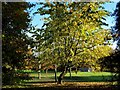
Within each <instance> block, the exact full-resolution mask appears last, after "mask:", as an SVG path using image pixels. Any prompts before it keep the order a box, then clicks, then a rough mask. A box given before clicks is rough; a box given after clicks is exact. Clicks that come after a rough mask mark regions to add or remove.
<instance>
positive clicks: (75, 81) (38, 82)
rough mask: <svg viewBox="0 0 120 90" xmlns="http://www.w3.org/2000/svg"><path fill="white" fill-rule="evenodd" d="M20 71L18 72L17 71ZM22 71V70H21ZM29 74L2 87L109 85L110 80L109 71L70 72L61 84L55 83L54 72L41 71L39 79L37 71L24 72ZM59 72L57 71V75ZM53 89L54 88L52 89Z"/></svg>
mask: <svg viewBox="0 0 120 90" xmlns="http://www.w3.org/2000/svg"><path fill="white" fill-rule="evenodd" d="M19 73H20V72H19ZM22 73H23V72H22ZM24 73H27V74H28V75H29V79H23V80H22V82H21V83H20V84H19V85H16V86H9V85H8V86H3V88H10V87H13V88H14V87H15V88H33V87H66V88H68V87H70V86H71V88H72V87H90V86H92V87H96V86H98V87H99V86H100V87H101V86H104V87H105V86H109V85H110V82H111V80H112V78H113V77H112V74H111V73H110V72H77V73H75V72H72V77H71V78H70V74H69V73H67V74H66V75H65V77H64V79H63V84H62V85H58V84H57V83H55V76H54V72H48V73H45V72H43V73H41V79H38V73H37V72H24ZM59 75H60V72H58V73H57V77H58V76H59ZM53 90H54V89H53Z"/></svg>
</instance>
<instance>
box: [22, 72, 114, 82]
mask: <svg viewBox="0 0 120 90" xmlns="http://www.w3.org/2000/svg"><path fill="white" fill-rule="evenodd" d="M59 75H60V72H58V73H57V77H58V76H59ZM29 77H30V79H29V80H24V82H26V83H27V82H29V83H30V82H31V83H40V82H53V81H55V79H54V78H55V77H54V73H52V72H50V73H49V72H48V73H41V79H38V73H29ZM111 79H112V74H111V73H109V72H78V73H77V74H76V73H75V72H72V77H71V78H70V74H69V73H67V74H66V75H65V77H64V79H63V81H65V82H66V81H67V82H108V81H110V80H111Z"/></svg>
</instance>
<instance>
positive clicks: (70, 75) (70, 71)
mask: <svg viewBox="0 0 120 90" xmlns="http://www.w3.org/2000/svg"><path fill="white" fill-rule="evenodd" d="M69 73H70V78H72V75H71V67H70V68H69Z"/></svg>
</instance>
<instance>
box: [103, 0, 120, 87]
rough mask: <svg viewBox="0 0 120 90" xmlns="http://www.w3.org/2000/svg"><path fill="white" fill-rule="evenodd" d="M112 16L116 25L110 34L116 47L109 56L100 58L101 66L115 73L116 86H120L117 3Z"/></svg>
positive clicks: (119, 26)
mask: <svg viewBox="0 0 120 90" xmlns="http://www.w3.org/2000/svg"><path fill="white" fill-rule="evenodd" d="M113 16H115V19H116V24H115V26H114V27H113V29H112V34H113V39H114V41H117V47H116V49H115V50H113V51H112V53H111V54H110V56H107V57H105V58H102V63H101V64H102V66H103V67H105V68H107V69H108V70H109V71H111V72H112V73H116V74H115V76H114V77H117V81H118V84H119V85H120V61H119V58H120V2H118V3H117V5H116V9H115V11H114V13H113Z"/></svg>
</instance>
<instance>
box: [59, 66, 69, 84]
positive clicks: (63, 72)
mask: <svg viewBox="0 0 120 90" xmlns="http://www.w3.org/2000/svg"><path fill="white" fill-rule="evenodd" d="M67 70H68V67H64V69H63V71H62V73H61V74H60V76H59V77H58V84H62V79H63V78H64V76H65V74H66V73H67Z"/></svg>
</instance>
